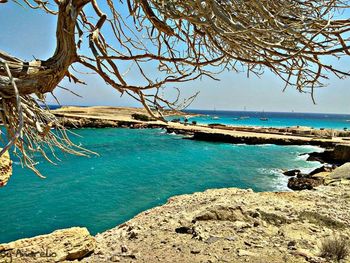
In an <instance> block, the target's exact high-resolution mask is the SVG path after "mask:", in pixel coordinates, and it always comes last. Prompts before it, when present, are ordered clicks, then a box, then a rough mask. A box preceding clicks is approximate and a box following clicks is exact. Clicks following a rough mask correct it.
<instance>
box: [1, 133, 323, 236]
mask: <svg viewBox="0 0 350 263" xmlns="http://www.w3.org/2000/svg"><path fill="white" fill-rule="evenodd" d="M75 132H76V133H77V134H79V135H80V136H82V137H81V138H78V137H75V138H73V140H75V141H76V142H77V143H82V144H83V145H84V146H85V147H87V148H88V149H90V150H93V151H96V152H98V153H99V154H100V156H91V157H90V158H85V157H77V156H71V155H64V154H59V156H60V158H61V159H62V161H61V162H59V163H58V165H57V166H53V165H51V164H49V163H47V162H45V161H43V159H42V158H39V159H38V160H39V161H40V164H39V165H38V168H39V169H40V170H41V171H42V172H43V173H44V175H46V176H47V178H46V179H44V180H43V179H39V178H38V177H37V176H36V175H34V174H33V173H32V172H30V171H28V170H26V169H23V168H21V167H20V165H19V163H16V164H15V165H14V175H13V177H12V178H11V179H10V181H9V183H8V185H7V186H6V187H4V188H1V189H0V200H1V209H0V226H1V227H0V243H2V242H8V241H12V240H15V239H18V238H23V237H31V236H35V235H38V234H44V233H49V232H51V231H53V230H56V229H59V228H66V227H71V226H86V227H87V228H88V229H89V230H90V231H91V233H93V234H96V233H97V232H101V231H104V230H106V229H109V228H112V227H114V226H116V225H118V224H120V223H122V222H124V221H126V220H128V219H130V218H132V217H133V216H135V215H136V214H137V213H139V212H141V211H143V210H145V209H148V208H151V207H154V206H156V205H160V204H163V203H164V202H165V201H166V200H167V198H169V197H170V196H173V195H178V194H184V193H193V192H195V191H203V190H205V189H208V188H220V187H240V188H252V189H254V190H255V191H277V190H287V189H286V183H287V178H286V177H284V176H283V175H281V170H280V169H292V168H298V167H299V168H304V169H312V168H314V167H317V166H319V164H318V163H315V162H306V161H305V159H304V158H301V157H299V156H298V155H299V154H301V153H306V152H312V151H314V150H315V149H316V148H315V147H300V146H275V145H264V146H247V145H232V144H223V143H209V142H199V141H191V140H184V139H182V137H181V136H178V135H168V134H165V133H164V131H162V130H130V129H82V130H75ZM316 150H317V149H316Z"/></svg>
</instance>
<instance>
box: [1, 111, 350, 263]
mask: <svg viewBox="0 0 350 263" xmlns="http://www.w3.org/2000/svg"><path fill="white" fill-rule="evenodd" d="M57 116H58V117H59V118H61V120H62V122H63V123H64V124H65V126H66V127H74V128H81V127H94V128H100V127H124V128H126V127H127V128H164V129H167V131H168V132H169V133H171V132H175V133H177V134H184V135H188V136H189V138H190V139H194V140H206V141H219V142H229V143H247V144H261V143H274V144H280V145H287V144H300V145H305V144H307V145H318V146H323V147H328V148H329V149H327V150H326V151H325V152H324V153H311V154H309V158H308V160H310V161H315V160H316V161H320V162H322V163H325V164H326V165H324V166H322V167H321V168H318V169H316V170H315V171H313V172H311V173H310V174H307V175H304V174H301V172H300V171H298V170H293V171H287V172H285V175H286V176H289V177H290V179H289V183H288V184H289V187H290V188H292V189H294V190H305V191H294V192H262V193H256V192H253V191H252V190H250V189H236V188H228V189H210V190H207V191H204V192H201V193H194V194H189V195H181V196H175V197H171V198H170V199H169V200H168V202H167V203H166V204H164V205H162V206H159V207H155V208H152V209H150V210H147V211H145V212H142V213H140V214H139V215H137V216H135V217H134V218H133V219H131V220H129V221H127V222H125V223H123V224H121V225H119V226H117V227H115V228H113V229H110V230H107V231H105V232H103V233H101V234H97V235H96V236H91V235H90V234H89V232H88V230H87V229H86V228H80V227H75V228H69V229H63V230H57V231H54V232H53V233H51V234H47V235H42V236H37V237H34V238H27V239H21V240H17V241H14V242H10V243H7V244H0V263H4V262H18V263H22V262H23V263H27V262H28V263H31V262H72V261H75V262H78V261H79V262H207V263H210V262H238V263H239V262H256V263H258V262H271V263H279V262H314V263H317V262H320V263H321V262H331V260H330V258H326V257H325V256H324V255H323V256H322V250H323V245H322V244H323V242H324V241H327V240H331V239H332V238H334V237H341V238H342V240H345V241H344V242H347V243H349V242H350V213H349V212H348V207H349V205H350V163H349V162H350V144H349V143H348V141H347V140H343V137H337V138H331V139H330V138H325V137H324V136H321V135H319V134H318V135H317V136H316V135H312V134H310V135H305V134H297V133H298V132H300V130H296V131H297V132H295V133H294V134H292V135H291V134H290V133H292V131H291V130H283V131H281V129H269V130H264V129H260V130H255V131H254V132H253V131H252V129H251V128H250V129H248V130H245V128H242V127H239V128H237V129H233V128H231V127H230V128H229V129H227V128H224V129H222V128H218V127H197V126H191V125H183V124H178V123H170V124H169V123H168V124H164V123H161V122H153V121H151V122H145V121H137V120H132V119H130V118H124V117H125V116H124V117H121V116H119V117H117V118H115V119H113V118H106V116H102V117H101V116H96V115H95V116H91V115H90V116H80V115H77V113H75V114H73V115H71V114H70V113H62V112H61V113H58V115H57ZM327 164H331V165H327ZM349 246H350V243H349ZM349 249H350V248H349ZM339 262H344V263H346V262H350V257H349V256H348V257H346V258H345V259H342V260H341V261H339Z"/></svg>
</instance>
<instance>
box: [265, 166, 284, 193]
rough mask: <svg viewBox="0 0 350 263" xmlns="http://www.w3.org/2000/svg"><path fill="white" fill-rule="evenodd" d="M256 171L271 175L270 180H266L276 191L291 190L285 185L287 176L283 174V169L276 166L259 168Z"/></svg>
mask: <svg viewBox="0 0 350 263" xmlns="http://www.w3.org/2000/svg"><path fill="white" fill-rule="evenodd" d="M258 172H259V173H262V174H267V175H273V177H272V179H271V181H270V182H268V183H269V184H271V185H272V186H273V188H274V190H275V191H276V192H279V191H282V192H286V191H291V190H290V189H289V188H288V186H287V184H288V179H289V177H288V176H285V175H284V174H283V170H282V169H278V168H259V169H258Z"/></svg>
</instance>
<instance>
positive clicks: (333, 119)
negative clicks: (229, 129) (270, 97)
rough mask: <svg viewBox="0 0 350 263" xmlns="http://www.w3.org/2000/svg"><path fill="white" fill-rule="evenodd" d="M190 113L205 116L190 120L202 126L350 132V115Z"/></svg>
mask: <svg viewBox="0 0 350 263" xmlns="http://www.w3.org/2000/svg"><path fill="white" fill-rule="evenodd" d="M188 112H190V113H199V114H203V115H202V116H200V117H193V118H190V119H189V121H190V122H191V121H197V122H198V123H200V124H210V123H221V124H225V125H238V126H263V127H288V126H308V127H313V128H315V129H319V128H326V129H338V130H342V129H344V128H347V129H349V130H350V115H349V114H323V113H291V112H289V113H287V112H257V111H208V110H207V111H206V110H188ZM214 117H216V118H214ZM240 117H249V118H240ZM172 118H173V117H170V118H169V119H172ZM260 118H267V119H268V120H267V121H261V120H260Z"/></svg>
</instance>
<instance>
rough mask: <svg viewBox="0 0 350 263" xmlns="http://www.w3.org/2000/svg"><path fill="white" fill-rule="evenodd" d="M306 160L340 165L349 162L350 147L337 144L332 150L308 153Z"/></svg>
mask: <svg viewBox="0 0 350 263" xmlns="http://www.w3.org/2000/svg"><path fill="white" fill-rule="evenodd" d="M307 160H308V161H318V162H321V163H332V164H340V165H341V164H344V163H346V162H350V145H349V144H337V145H335V147H334V148H332V149H328V150H326V151H324V152H314V153H310V154H309V158H308V159H307Z"/></svg>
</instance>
